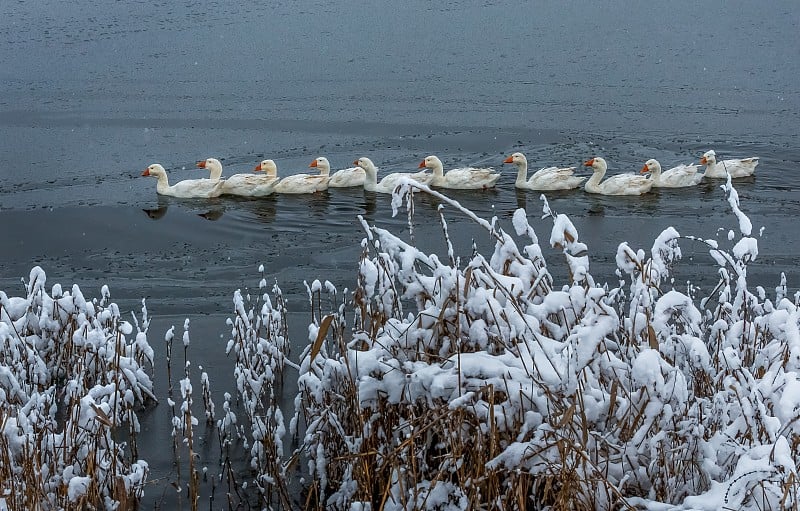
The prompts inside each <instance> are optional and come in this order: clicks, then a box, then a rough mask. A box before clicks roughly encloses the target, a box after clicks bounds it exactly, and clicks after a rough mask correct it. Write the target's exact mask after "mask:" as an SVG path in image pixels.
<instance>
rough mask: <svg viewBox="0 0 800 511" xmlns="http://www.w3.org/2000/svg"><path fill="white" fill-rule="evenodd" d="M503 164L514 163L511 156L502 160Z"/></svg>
mask: <svg viewBox="0 0 800 511" xmlns="http://www.w3.org/2000/svg"><path fill="white" fill-rule="evenodd" d="M503 163H514V158H513V157H512V156H509V157H508V158H506V159H505V160H503Z"/></svg>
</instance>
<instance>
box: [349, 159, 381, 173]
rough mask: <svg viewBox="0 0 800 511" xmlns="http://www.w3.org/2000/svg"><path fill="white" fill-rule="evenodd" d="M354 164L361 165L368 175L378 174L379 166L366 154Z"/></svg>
mask: <svg viewBox="0 0 800 511" xmlns="http://www.w3.org/2000/svg"><path fill="white" fill-rule="evenodd" d="M353 165H356V166H358V167H361V168H362V169H364V172H366V173H367V175H371V174H374V175H377V174H378V168H377V167H376V166H375V164H374V163H372V160H370V159H369V158H367V157H366V156H362V157H361V158H359V159H357V160H356V161H354V162H353Z"/></svg>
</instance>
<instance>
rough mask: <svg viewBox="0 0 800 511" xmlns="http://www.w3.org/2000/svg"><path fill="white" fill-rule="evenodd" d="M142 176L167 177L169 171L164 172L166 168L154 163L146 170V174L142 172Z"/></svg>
mask: <svg viewBox="0 0 800 511" xmlns="http://www.w3.org/2000/svg"><path fill="white" fill-rule="evenodd" d="M142 175H143V176H154V177H161V176H166V175H167V171H166V170H164V167H163V166H161V165H160V164H158V163H153V164H152V165H150V166H148V167H147V168H146V169H144V172H142Z"/></svg>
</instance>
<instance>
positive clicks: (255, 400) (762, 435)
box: [0, 178, 800, 511]
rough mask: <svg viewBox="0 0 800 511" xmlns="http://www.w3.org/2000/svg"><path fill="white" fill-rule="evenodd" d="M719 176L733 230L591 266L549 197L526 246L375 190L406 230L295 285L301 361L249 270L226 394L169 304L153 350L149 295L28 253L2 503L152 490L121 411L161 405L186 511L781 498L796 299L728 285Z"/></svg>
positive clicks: (794, 449) (731, 237)
mask: <svg viewBox="0 0 800 511" xmlns="http://www.w3.org/2000/svg"><path fill="white" fill-rule="evenodd" d="M720 188H721V190H722V193H723V194H724V199H725V201H726V202H727V205H728V207H730V209H731V211H732V214H733V215H734V216H735V217H736V219H737V221H738V232H736V231H730V232H729V233H728V236H727V238H726V240H725V241H722V242H721V241H719V240H717V239H706V238H702V237H695V236H687V235H685V234H680V233H678V232H677V231H676V230H675V229H673V228H668V229H666V230H664V231H663V232H662V233H661V234H660V235H659V236H657V237H656V239H655V240H654V243H653V245H652V247H651V248H650V249H649V250H645V249H640V248H636V247H631V246H629V245H628V244H627V243H625V242H621V243H620V245H619V246H618V249H617V252H616V263H617V267H618V269H617V273H616V275H607V276H604V278H605V279H607V280H606V282H605V283H602V280H600V279H599V278H596V277H595V276H593V275H592V273H591V271H590V266H589V259H590V257H589V254H591V247H587V246H586V245H585V244H583V243H581V242H580V237H579V233H578V232H577V230H576V228H575V227H574V225H573V224H572V222H571V221H570V220H569V219H568V218H567V217H566V216H564V215H560V214H558V213H557V212H555V211H553V210H552V209H551V208H550V206H549V204H548V203H547V201H546V200H544V207H543V211H542V215H541V218H542V220H543V222H538V223H537V226H538V227H537V228H538V229H539V230H540V231H541V230H542V229H546V230H549V231H550V232H549V238H548V239H547V241H546V243H549V245H550V246H552V247H555V248H557V249H559V250H560V251H561V252H562V253H563V260H560V261H550V262H548V261H545V259H544V257H543V252H542V248H541V242H540V241H539V238H538V236H537V234H536V233H535V231H534V228H533V227H532V225H531V223H530V221H529V219H530V218H531V217H533V216H534V215H533V214H532V213H531V212H526V211H524V210H522V209H519V210H517V211H516V212H515V214H514V215H513V218H512V222H511V225H510V226H508V225H500V222H499V221H498V220H497V219H496V218H493V219H490V220H486V219H482V218H479V217H477V216H476V215H474V214H473V213H472V212H470V211H469V210H467V209H465V208H463V207H461V206H460V205H459V204H458V203H457V202H455V201H453V200H451V199H449V198H447V196H445V195H442V194H441V193H439V192H436V191H434V190H431V189H430V188H428V187H426V186H424V185H420V184H418V183H415V182H414V181H411V180H408V179H403V180H402V181H401V182H400V184H399V186H398V188H397V189H396V190H395V192H394V194H393V199H392V206H393V212H394V214H398V213H399V212H400V211H401V210H402V209H405V210H406V211H407V212H408V227H409V236H410V239H409V240H403V239H400V238H399V237H398V236H396V235H395V234H393V233H392V232H390V231H388V230H385V229H382V228H379V227H377V226H375V225H369V224H368V223H367V222H366V221H364V220H363V219H360V221H361V225H362V226H363V228H364V231H365V238H364V240H363V242H362V245H361V246H362V254H361V256H360V260H359V261H358V263H359V264H358V268H359V269H358V272H357V275H356V278H355V285H354V290H353V291H352V292H351V291H349V290H348V289H343V290H341V291H340V290H338V289H337V288H336V287H335V286H334V285H333V284H331V283H330V282H327V281H313V282H311V283H308V284H307V290H308V298H309V304H310V309H311V320H310V323H309V325H308V343H307V345H306V347H305V349H304V350H303V351H302V352H301V353H300V354H299V355H297V356H296V357H293V356H292V354H291V353H290V350H289V335H288V332H289V329H288V324H287V310H286V306H285V303H284V300H283V298H282V295H281V291H280V288H279V286H278V284H277V283H274V284H270V283H268V282H267V277H266V272H265V271H264V268H263V267H261V268H260V272H261V280H260V282H259V284H258V291H254V292H253V293H248V292H246V291H241V290H237V291H235V292H234V295H233V305H234V307H233V313H232V315H231V317H230V318H229V320H228V325H229V327H230V332H231V333H230V338H229V341H228V343H227V347H226V353H227V356H228V359H229V360H230V362H231V364H232V372H233V375H234V380H235V386H236V388H235V389H225V392H224V399H223V401H222V402H221V403H215V402H214V400H213V399H212V386H213V382H211V381H210V380H209V377H208V375H207V374H206V373H205V372H204V371H203V369H202V365H197V364H195V363H194V362H193V361H191V340H190V324H189V321H188V320H187V321H186V322H185V323H184V327H183V332H182V334H180V333H176V332H175V331H174V329H170V330H169V331H167V333H166V335H165V337H164V339H165V341H166V357H165V359H164V360H157V359H155V355H154V353H155V350H154V349H153V347H152V345H151V342H150V340H149V338H150V337H151V334H152V332H149V326H150V322H149V320H148V311H147V308H146V306H145V303H144V301H142V309H141V312H140V314H139V316H138V317H137V316H136V315H135V314H134V315H132V319H131V320H130V321H129V320H127V319H125V318H123V315H122V314H121V312H120V311H119V308H118V307H117V306H116V304H114V303H113V302H112V301H111V300H110V297H111V295H110V292H109V290H108V288H107V287H105V286H104V287H103V289H102V290H101V296H100V297H99V298H95V299H91V300H87V299H86V298H85V297H84V296H83V294H82V292H81V290H80V289H79V288H78V287H77V286H73V287H72V288H70V289H62V287H61V286H60V285H59V284H55V285H53V286H52V287H51V288H50V289H47V288H46V287H45V285H46V275H45V273H44V271H43V270H42V269H41V268H39V267H35V268H33V269H32V270H31V272H30V275H29V278H28V281H27V282H26V289H27V296H25V297H9V296H7V295H6V294H5V293H4V292H2V291H0V510H3V509H122V510H125V509H136V508H137V507H138V506H139V502H140V501H141V499H142V498H143V496H144V494H145V492H158V493H161V492H164V491H167V490H166V489H164V488H161V487H153V486H152V482H151V481H149V480H148V474H149V465H148V463H147V461H146V460H147V458H148V453H147V452H141V451H140V450H139V449H138V445H137V436H138V435H139V434H140V427H139V421H140V418H141V417H143V416H144V415H145V414H151V413H154V410H156V409H158V408H163V407H164V406H167V407H169V410H170V415H171V417H172V419H171V425H172V428H173V445H172V446H171V448H172V450H173V457H174V466H175V471H176V473H175V478H174V480H173V481H172V482H171V484H172V486H174V490H173V491H174V492H175V493H176V494H177V495H178V497H177V499H178V506H180V508H186V509H197V508H198V507H205V506H206V505H207V504H206V502H208V505H210V507H212V508H220V507H221V508H228V509H239V508H248V507H254V508H259V509H270V508H272V509H297V508H300V509H306V510H321V509H340V510H353V511H356V510H363V511H366V510H370V509H372V510H377V509H389V510H399V509H429V510H462V509H487V510H488V509H552V510H568V509H569V510H605V509H629V510H632V509H649V510H654V511H655V510H664V509H703V510H717V509H744V510H766V509H798V508H800V479H798V473H797V467H798V465H799V464H800V376H799V375H800V327H799V326H798V322H799V321H800V308H798V307H799V305H800V294H794V295H791V294H790V293H789V290H788V287H787V282H786V279H785V277H784V276H783V275H781V276H780V277H779V282H778V284H777V286H776V287H775V288H774V290H771V291H770V292H767V290H765V289H763V288H761V287H757V288H756V289H749V288H748V284H747V269H748V263H749V262H751V261H753V260H754V259H755V258H756V257H757V256H758V242H757V239H756V238H755V237H753V233H752V231H753V227H752V225H751V222H750V220H749V218H748V217H747V215H746V214H745V213H744V212H743V211H742V210H741V209H740V207H739V199H738V194H737V192H736V190H735V188H734V187H733V186H732V185H731V182H730V178H729V179H728V181H727V183H726V184H724V185H723V186H721V187H720ZM417 194H428V195H431V196H432V197H434V198H435V199H436V200H439V201H440V202H441V204H442V205H441V206H440V207H439V211H438V214H439V218H438V221H439V222H440V225H441V227H442V237H443V239H444V241H445V243H446V246H447V247H448V250H447V253H446V254H442V255H441V256H439V255H436V254H434V253H427V252H426V250H425V248H424V247H417V246H415V245H414V241H413V225H414V222H415V220H416V219H415V217H414V200H415V196H416V195H417ZM542 198H543V199H544V196H543V197H542ZM445 211H448V214H450V212H451V211H452V212H454V213H455V214H460V215H466V216H467V217H469V218H471V219H472V220H473V221H474V222H476V223H477V224H478V225H479V226H481V227H482V228H483V229H485V231H486V235H487V236H489V237H490V238H491V239H493V240H494V242H495V246H494V250H493V251H492V253H490V254H481V253H478V251H477V250H475V251H473V253H472V254H469V255H467V256H458V255H456V254H455V253H454V251H453V248H452V245H451V244H450V240H449V235H448V224H447V219H446V216H445ZM425 221H433V219H430V218H426V219H425ZM508 227H511V229H510V230H506V229H507V228H508ZM690 243H691V244H701V245H703V246H705V247H707V249H708V252H709V255H710V257H711V258H713V260H714V261H715V262H716V264H717V265H718V275H719V283H718V285H717V286H716V288H714V289H713V290H712V291H711V292H710V293H708V294H703V295H700V294H699V292H698V291H697V289H696V288H693V287H692V286H691V285H690V284H689V285H686V286H685V289H677V288H676V287H675V282H674V281H673V280H672V279H671V269H672V268H674V267H675V266H676V265H680V264H681V244H690ZM723 245H724V246H723ZM556 264H565V265H566V267H567V268H568V270H569V278H568V279H567V281H565V282H560V283H557V282H554V278H553V277H552V275H551V274H550V272H549V271H548V265H556ZM156 335H157V337H158V334H156ZM179 335H181V337H180V338H177V337H178V336H179ZM181 345H182V346H183V354H182V357H181V356H180V355H181V354H180V347H181ZM160 364H166V366H167V382H166V389H167V393H166V395H158V396H157V395H156V394H155V391H154V373H155V371H154V365H160ZM295 378H296V380H297V388H298V390H297V394H296V396H295V398H294V406H293V408H292V409H285V408H286V407H284V409H281V406H280V402H281V401H280V399H279V397H280V396H281V395H282V392H284V390H285V387H288V386H289V385H288V384H287V383H285V381H288V380H287V379H291V380H294V379H295ZM195 385H198V389H197V390H196V389H195V388H194V386H195ZM156 405H160V406H156ZM217 405H219V406H217ZM204 427H205V428H207V429H210V430H212V431H214V432H215V433H214V434H212V435H207V434H205V435H199V433H198V432H199V431H205V430H203V429H202V428H204ZM201 444H214V445H215V449H216V451H215V452H217V453H218V457H215V458H214V459H213V460H212V459H203V460H201V459H200V455H199V454H198V453H199V452H200V451H206V450H208V446H207V445H201ZM165 449H166V446H165ZM209 467H213V469H212V468H209ZM162 486H164V487H167V486H168V484H162Z"/></svg>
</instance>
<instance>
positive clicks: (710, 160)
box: [700, 149, 717, 165]
mask: <svg viewBox="0 0 800 511" xmlns="http://www.w3.org/2000/svg"><path fill="white" fill-rule="evenodd" d="M715 163H717V153H715V152H714V150H713V149H711V150H710V151H706V152H705V153H703V157H702V158H700V165H714V164H715Z"/></svg>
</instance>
